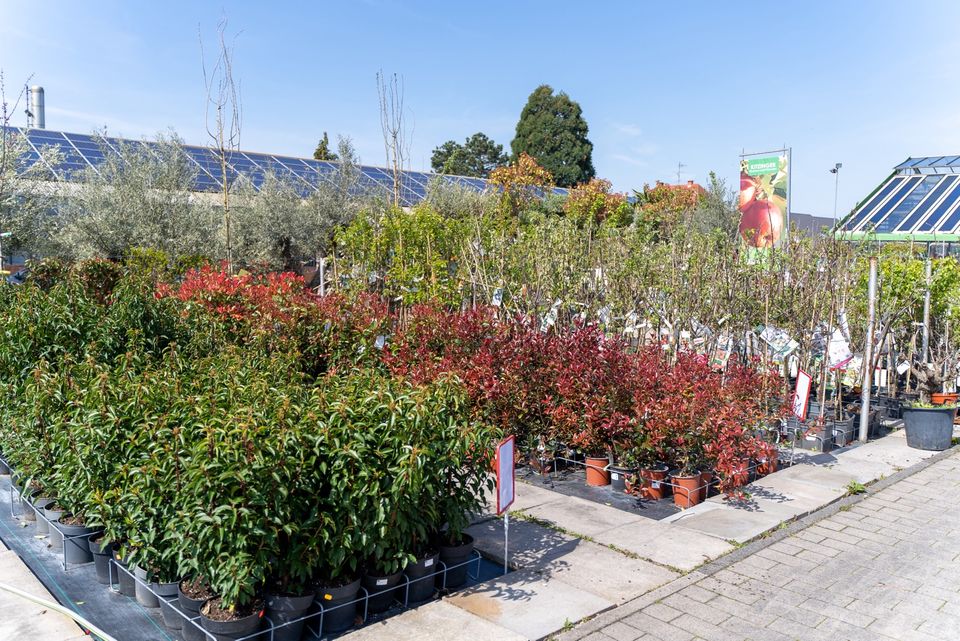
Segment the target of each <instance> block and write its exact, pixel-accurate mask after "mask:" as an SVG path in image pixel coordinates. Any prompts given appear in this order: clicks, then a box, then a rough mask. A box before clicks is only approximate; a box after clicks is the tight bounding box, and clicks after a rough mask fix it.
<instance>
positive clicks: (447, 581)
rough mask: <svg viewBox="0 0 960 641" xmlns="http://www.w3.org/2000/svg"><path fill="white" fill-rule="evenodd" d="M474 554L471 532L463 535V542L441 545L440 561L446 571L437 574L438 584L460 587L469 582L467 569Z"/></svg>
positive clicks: (442, 586) (440, 585)
mask: <svg viewBox="0 0 960 641" xmlns="http://www.w3.org/2000/svg"><path fill="white" fill-rule="evenodd" d="M472 554H473V537H472V536H470V535H469V534H463V535H462V536H461V542H460V543H459V544H458V545H445V544H441V545H440V562H441V563H443V564H444V566H446V572H444V573H441V574H438V575H437V586H438V587H440V588H446V589H448V590H450V589H452V588H458V587H460V586H461V585H463V584H464V583H466V582H467V570H468V569H469V567H470V566H469V564H468V563H467V561H469V560H470V558H471V555H472Z"/></svg>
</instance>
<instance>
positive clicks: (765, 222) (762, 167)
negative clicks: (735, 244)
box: [740, 150, 790, 248]
mask: <svg viewBox="0 0 960 641" xmlns="http://www.w3.org/2000/svg"><path fill="white" fill-rule="evenodd" d="M789 187H790V154H789V152H787V151H786V150H784V151H783V152H782V153H780V154H779V155H765V156H756V157H749V158H748V157H742V158H741V159H740V235H741V236H742V237H743V240H744V242H746V243H747V245H748V246H750V247H756V248H770V247H779V246H780V244H781V243H782V242H783V240H784V238H785V236H786V230H787V225H788V224H789V220H788V219H787V218H788V207H787V202H788V198H789V193H788V191H789Z"/></svg>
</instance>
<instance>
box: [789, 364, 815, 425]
mask: <svg viewBox="0 0 960 641" xmlns="http://www.w3.org/2000/svg"><path fill="white" fill-rule="evenodd" d="M811 383H813V377H812V376H810V375H809V374H807V373H806V372H805V371H803V370H800V371H799V372H797V388H796V389H795V390H794V392H793V408H792V409H793V415H794V416H796V417H797V418H799V419H800V420H801V421H804V420H806V418H807V400H808V399H809V398H810V385H811Z"/></svg>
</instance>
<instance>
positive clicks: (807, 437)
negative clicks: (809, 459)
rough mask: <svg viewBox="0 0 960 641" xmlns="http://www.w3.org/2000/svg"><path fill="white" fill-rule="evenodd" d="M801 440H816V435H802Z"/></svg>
mask: <svg viewBox="0 0 960 641" xmlns="http://www.w3.org/2000/svg"><path fill="white" fill-rule="evenodd" d="M803 440H805V441H816V440H817V437H816V436H804V437H803Z"/></svg>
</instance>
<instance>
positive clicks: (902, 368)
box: [897, 361, 910, 376]
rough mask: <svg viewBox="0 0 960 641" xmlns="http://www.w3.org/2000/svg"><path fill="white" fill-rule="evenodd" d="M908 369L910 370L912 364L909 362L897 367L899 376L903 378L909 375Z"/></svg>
mask: <svg viewBox="0 0 960 641" xmlns="http://www.w3.org/2000/svg"><path fill="white" fill-rule="evenodd" d="M908 369H910V363H908V362H907V361H903V362H902V363H900V364H899V365H897V374H900V375H901V376H902V375H904V374H906V373H907V370H908Z"/></svg>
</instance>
